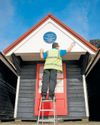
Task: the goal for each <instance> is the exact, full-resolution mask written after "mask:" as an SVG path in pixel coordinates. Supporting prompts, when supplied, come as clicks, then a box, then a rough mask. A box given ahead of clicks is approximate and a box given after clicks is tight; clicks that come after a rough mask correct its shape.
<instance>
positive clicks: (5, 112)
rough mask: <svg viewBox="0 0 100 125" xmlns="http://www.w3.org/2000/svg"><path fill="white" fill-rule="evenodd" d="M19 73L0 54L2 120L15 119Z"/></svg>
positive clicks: (0, 105)
mask: <svg viewBox="0 0 100 125" xmlns="http://www.w3.org/2000/svg"><path fill="white" fill-rule="evenodd" d="M16 83H17V72H16V70H15V68H14V66H13V65H12V64H11V63H10V62H9V61H8V60H7V59H6V58H5V56H4V55H3V54H2V53H1V52H0V120H10V119H13V118H14V117H13V116H14V106H15V96H16Z"/></svg>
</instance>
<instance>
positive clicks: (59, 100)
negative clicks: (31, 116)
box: [34, 64, 68, 116]
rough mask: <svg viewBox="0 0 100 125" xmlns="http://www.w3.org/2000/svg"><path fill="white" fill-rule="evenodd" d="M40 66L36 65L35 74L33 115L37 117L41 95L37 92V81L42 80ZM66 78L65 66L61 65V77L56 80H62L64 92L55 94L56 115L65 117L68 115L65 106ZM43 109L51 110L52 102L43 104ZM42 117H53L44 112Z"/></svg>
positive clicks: (50, 113)
mask: <svg viewBox="0 0 100 125" xmlns="http://www.w3.org/2000/svg"><path fill="white" fill-rule="evenodd" d="M41 66H42V65H41V64H37V74H36V95H35V109H34V110H35V115H36V116H37V115H38V110H39V103H40V98H41V94H40V93H39V91H38V88H39V80H41V79H42V77H41V76H40V73H39V71H40V67H41ZM66 78H67V76H66V64H63V77H60V78H58V79H62V80H63V84H64V92H63V93H56V94H55V95H56V115H67V114H68V108H67V107H68V106H67V94H66V93H67V92H66V91H67V89H66V85H67V80H66ZM44 107H45V108H52V102H45V103H44ZM44 115H46V116H49V115H53V113H52V112H45V113H44Z"/></svg>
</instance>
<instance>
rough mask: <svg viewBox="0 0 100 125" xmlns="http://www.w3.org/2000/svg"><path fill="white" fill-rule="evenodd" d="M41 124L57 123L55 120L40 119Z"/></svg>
mask: <svg viewBox="0 0 100 125" xmlns="http://www.w3.org/2000/svg"><path fill="white" fill-rule="evenodd" d="M39 122H55V120H54V119H39Z"/></svg>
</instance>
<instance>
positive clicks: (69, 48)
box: [67, 42, 75, 52]
mask: <svg viewBox="0 0 100 125" xmlns="http://www.w3.org/2000/svg"><path fill="white" fill-rule="evenodd" d="M74 46H75V42H73V43H71V44H70V46H69V47H68V48H67V52H70V51H71V50H72V48H73V47H74Z"/></svg>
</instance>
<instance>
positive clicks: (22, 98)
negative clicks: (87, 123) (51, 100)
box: [4, 14, 97, 120]
mask: <svg viewBox="0 0 100 125" xmlns="http://www.w3.org/2000/svg"><path fill="white" fill-rule="evenodd" d="M73 41H74V42H76V45H75V46H74V48H73V49H72V51H71V52H70V53H68V54H67V55H66V56H65V57H64V58H63V73H58V76H57V83H58V84H57V86H56V91H55V93H56V99H57V101H56V115H57V117H59V118H61V119H64V120H76V119H85V118H86V119H87V118H88V117H89V108H88V98H87V88H86V79H85V75H84V72H85V68H86V65H87V63H88V60H87V59H88V56H89V55H91V57H93V56H95V53H96V50H97V49H96V48H95V47H94V46H93V45H91V44H90V43H89V42H88V41H86V40H85V39H84V38H82V37H81V36H80V35H79V34H77V33H76V32H74V31H73V30H72V29H71V28H69V27H68V26H66V25H65V24H63V23H62V22H61V21H59V20H58V19H57V18H56V17H54V16H53V15H50V14H49V15H47V16H46V17H44V18H43V19H42V20H41V21H40V22H39V23H38V24H36V25H35V26H33V27H32V28H31V29H30V30H29V31H27V32H26V33H25V34H23V35H22V36H21V37H20V38H18V39H17V40H16V41H15V42H14V43H12V44H11V45H10V46H9V47H7V48H6V49H5V50H4V53H5V56H6V57H7V58H8V59H10V60H11V61H12V62H13V64H14V65H15V67H16V69H17V72H18V80H17V92H16V100H15V110H14V118H15V119H20V120H36V119H37V115H38V108H39V100H40V95H41V84H42V83H41V81H42V73H43V65H44V60H41V59H40V56H39V52H40V49H41V48H43V49H44V51H46V50H48V49H51V45H52V43H53V42H58V43H59V45H60V48H61V49H67V47H68V46H69V45H70V43H71V42H73ZM47 115H48V116H49V115H52V114H50V113H49V112H48V114H47Z"/></svg>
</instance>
